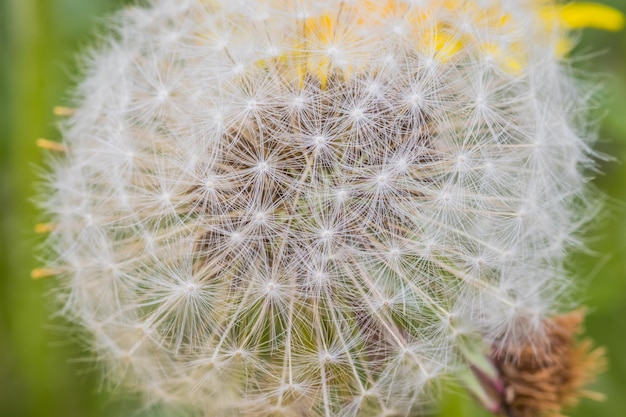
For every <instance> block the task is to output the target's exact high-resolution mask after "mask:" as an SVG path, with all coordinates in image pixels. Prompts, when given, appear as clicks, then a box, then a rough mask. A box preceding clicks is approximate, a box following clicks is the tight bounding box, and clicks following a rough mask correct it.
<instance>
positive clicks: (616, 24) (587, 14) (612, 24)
mask: <svg viewBox="0 0 626 417" xmlns="http://www.w3.org/2000/svg"><path fill="white" fill-rule="evenodd" d="M560 15H561V20H562V22H563V24H564V25H565V26H566V27H567V28H569V29H582V28H595V29H602V30H608V31H611V32H617V31H619V30H622V29H623V28H624V24H625V19H624V15H623V14H622V12H620V11H619V10H617V9H614V8H613V7H610V6H607V5H604V4H597V3H586V2H574V3H569V4H566V5H564V6H562V8H561V10H560Z"/></svg>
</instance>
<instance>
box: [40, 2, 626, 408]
mask: <svg viewBox="0 0 626 417" xmlns="http://www.w3.org/2000/svg"><path fill="white" fill-rule="evenodd" d="M539 5H541V6H543V7H539ZM587 12H589V13H590V14H589V15H588V16H587ZM603 16H605V17H609V18H610V19H609V21H606V22H605V23H603V21H602V19H601V18H602V17H603ZM620 18H621V15H620V14H619V13H617V12H615V11H613V10H612V9H607V8H603V7H599V6H594V5H592V4H575V3H573V4H571V5H569V6H561V5H557V4H556V2H552V1H550V0H546V1H542V2H528V1H524V0H508V1H504V0H465V1H458V2H457V1H447V0H446V1H443V0H417V1H416V0H351V1H341V0H322V1H316V2H300V1H286V0H285V1H283V0H260V1H257V2H248V1H243V0H228V1H227V0H206V1H200V0H183V1H180V0H151V1H149V2H148V4H147V5H146V6H145V7H134V8H129V9H126V10H124V11H122V12H120V13H119V14H118V15H116V23H115V24H114V25H113V26H114V27H115V33H114V34H113V36H111V37H110V38H109V40H108V41H107V43H106V44H105V46H103V47H102V48H100V49H99V50H97V51H94V52H92V53H91V55H90V58H89V60H88V62H87V68H86V69H85V72H86V74H85V79H84V81H83V82H82V83H81V84H80V85H79V86H78V88H77V94H76V96H77V102H76V103H75V104H76V106H75V108H74V107H73V108H72V109H65V108H58V109H57V110H56V111H55V112H56V113H57V114H58V115H61V116H63V117H64V119H63V120H62V121H61V130H62V133H63V137H64V141H63V143H62V144H61V143H54V142H51V141H48V140H39V141H38V145H39V146H40V147H41V148H43V149H45V150H49V151H59V152H61V154H60V155H56V156H55V157H54V158H51V171H50V174H49V175H48V178H47V186H48V188H49V191H48V193H47V199H46V201H44V202H43V203H42V206H43V208H44V209H45V212H46V214H47V217H48V219H46V221H45V223H41V224H40V225H38V226H37V227H36V229H37V231H38V232H42V233H44V232H45V233H47V237H48V240H47V248H48V253H50V254H51V256H50V258H49V259H50V260H49V262H48V264H47V265H45V266H44V267H43V268H40V269H36V270H34V271H33V274H32V275H33V277H34V278H44V277H49V276H56V277H57V278H55V279H56V280H57V281H58V283H59V285H58V287H59V289H58V294H59V298H60V299H61V302H62V304H63V306H62V312H63V314H65V315H66V316H67V317H68V318H69V319H70V320H73V321H75V322H77V323H79V324H80V325H82V326H83V327H84V328H85V329H86V331H87V332H89V333H90V334H91V335H92V340H91V344H90V347H91V349H93V351H94V354H95V356H96V357H97V358H98V360H99V361H100V362H102V363H103V365H104V366H106V370H105V375H106V378H107V379H108V380H110V381H111V383H112V384H113V385H115V386H122V387H125V388H127V389H129V390H132V391H136V392H138V393H140V394H142V395H143V396H144V397H145V400H146V401H147V402H148V403H151V404H153V403H163V404H167V405H169V406H172V407H181V408H189V409H192V410H193V411H196V412H198V413H199V414H201V415H207V416H213V415H215V416H234V415H237V416H240V417H258V416H268V415H272V416H274V415H276V416H279V415H280V416H282V417H303V416H310V417H321V416H325V417H330V416H342V417H360V416H373V415H377V416H389V417H391V416H406V415H412V414H414V413H419V412H420V410H423V409H424V407H428V406H430V405H432V404H434V403H436V398H437V396H436V386H437V383H438V382H439V381H440V380H441V379H442V378H444V377H452V378H458V379H459V380H461V381H464V382H467V383H468V384H467V385H468V388H469V389H470V391H471V392H472V393H474V394H475V395H476V397H477V398H478V399H479V400H480V401H481V402H483V404H485V406H486V407H488V408H489V409H490V410H492V411H493V412H503V410H504V409H503V408H502V407H504V406H506V407H509V408H510V409H515V410H518V411H519V412H520V413H522V414H521V415H525V414H523V413H526V412H527V411H528V410H531V411H533V412H534V411H536V410H542V409H549V410H553V411H560V407H561V405H562V404H561V403H568V402H573V401H572V398H573V397H575V395H576V393H577V392H578V391H580V387H581V386H582V384H583V383H584V382H585V381H586V380H588V379H589V378H588V376H589V375H590V374H591V373H592V371H593V369H591V368H593V367H592V366H583V367H580V368H571V369H568V368H567V365H566V364H563V363H561V362H558V361H557V363H553V364H552V365H551V367H549V368H546V369H545V370H546V372H548V371H549V372H551V373H552V375H553V376H554V375H557V376H558V375H562V374H565V375H568V377H569V378H570V382H568V384H569V386H568V387H569V388H568V389H567V390H566V392H565V391H564V392H563V393H561V394H559V395H560V397H559V399H557V400H555V401H552V400H550V401H549V402H548V403H547V407H543V408H542V403H541V401H543V400H542V398H543V397H541V396H542V395H543V394H545V393H546V392H553V391H554V390H552V391H550V389H552V388H554V387H551V388H550V389H547V390H544V391H542V392H539V393H535V394H537V395H535V396H534V397H532V398H526V397H523V395H522V394H521V392H522V388H520V387H522V386H523V384H525V383H526V382H527V381H528V380H529V379H532V378H534V375H535V374H534V373H533V372H535V370H532V372H530V374H529V373H528V372H527V371H528V369H526V368H524V369H521V368H515V367H514V366H512V365H511V364H512V363H514V362H513V361H512V360H510V359H511V358H523V359H524V361H526V359H525V358H526V355H527V354H528V352H531V351H532V348H533V347H545V346H546V345H545V344H542V343H543V342H545V341H546V340H548V342H550V343H554V347H555V348H556V347H558V348H559V349H560V348H561V347H563V346H565V347H563V351H564V352H566V353H567V354H568V355H570V357H574V356H575V357H576V360H579V359H580V362H583V363H587V362H586V361H591V359H590V358H595V357H596V356H598V355H599V354H597V353H593V352H592V351H591V350H590V349H587V347H585V346H586V345H584V346H583V347H576V344H575V343H574V342H573V338H570V339H571V340H570V342H571V343H570V342H568V343H563V344H560V342H559V343H556V342H554V341H553V339H554V338H555V336H554V335H555V334H556V333H555V331H554V330H553V329H552V328H551V327H550V326H551V324H550V323H553V321H551V320H556V321H558V320H559V319H550V317H552V316H553V315H554V314H555V313H556V312H559V311H560V309H561V308H562V305H561V304H562V303H561V300H563V299H565V298H566V297H565V295H566V294H567V290H568V287H569V279H568V273H567V271H566V268H565V266H564V257H565V253H566V252H567V251H569V250H570V249H574V248H575V246H576V245H578V241H579V239H578V238H577V234H578V230H579V229H580V228H581V226H582V225H584V224H585V223H586V222H587V220H588V219H589V218H590V217H592V216H593V214H594V212H595V211H594V210H595V204H594V201H592V199H590V198H589V197H588V195H587V193H586V189H585V184H586V182H587V180H586V178H585V170H586V169H587V168H589V167H592V166H593V154H592V152H591V151H590V147H591V145H592V143H593V135H591V134H590V133H589V132H588V129H587V126H585V125H584V124H583V123H582V122H581V121H582V120H584V119H585V109H586V107H587V105H586V103H585V97H584V95H583V94H579V93H580V92H581V91H582V90H581V88H580V87H579V86H577V82H576V81H575V80H573V79H572V78H571V77H570V76H569V75H568V74H567V71H565V68H564V66H563V64H562V63H563V61H565V60H566V56H567V53H568V51H569V50H570V49H568V46H569V41H568V39H570V35H569V31H570V30H571V29H573V28H579V27H584V26H589V25H591V26H600V27H602V28H605V29H610V30H613V29H617V28H618V26H620V24H622V23H621V20H620ZM566 327H567V326H566ZM570 327H572V326H569V327H567V328H564V329H565V330H563V331H564V332H565V333H568V332H569V333H568V334H572V333H574V332H575V331H574V330H573V329H572V328H570ZM574 327H575V326H574ZM556 332H557V333H558V331H556ZM559 340H560V339H559ZM568 340H569V339H568ZM548 344H549V343H548ZM572 346H573V347H572ZM568 349H569V350H568ZM497 355H500V356H497ZM489 358H491V359H493V360H494V361H496V365H497V366H498V368H497V369H494V365H493V363H492V362H489ZM499 358H506V360H502V361H500V359H499ZM523 363H524V364H527V362H523ZM468 370H472V371H473V372H465V371H468ZM494 384H495V385H494ZM549 384H553V385H554V381H553V379H550V381H549V382H548V385H549ZM494 386H497V387H496V388H494ZM498 387H505V388H507V389H509V390H513V391H515V392H516V396H515V397H514V398H512V399H511V398H509V397H506V395H505V394H506V393H505V392H504V391H502V390H500V389H499V388H498ZM511 387H512V388H511ZM502 389H504V388H502ZM557 391H558V390H557ZM559 392H560V391H559ZM546 395H547V394H546ZM520 410H521V411H520Z"/></svg>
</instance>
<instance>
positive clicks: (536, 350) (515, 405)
mask: <svg viewBox="0 0 626 417" xmlns="http://www.w3.org/2000/svg"><path fill="white" fill-rule="evenodd" d="M584 315H585V311H584V310H576V311H573V312H570V313H567V314H563V315H559V316H555V317H553V318H551V319H549V320H547V321H546V323H545V332H546V335H545V337H546V343H545V344H544V345H543V346H542V345H538V344H537V343H527V344H525V345H523V346H521V347H520V348H517V349H515V348H513V349H509V350H507V351H506V352H500V353H498V354H497V355H496V357H495V361H496V366H497V367H498V370H499V372H500V375H501V378H502V380H503V382H504V384H505V390H504V393H503V395H502V399H501V400H502V411H503V414H504V415H506V416H509V417H540V416H542V417H543V416H547V417H559V416H563V414H562V412H563V410H564V409H567V408H569V407H573V406H575V405H576V404H577V403H578V401H579V399H580V398H582V397H586V398H591V399H595V400H602V399H603V396H602V395H601V394H599V393H595V392H590V391H587V390H585V386H586V385H587V384H589V383H590V382H592V381H593V380H594V379H595V376H596V375H597V374H598V373H600V372H602V371H603V370H604V369H605V367H606V358H605V349H604V348H602V347H594V346H593V342H592V341H591V340H590V339H583V340H580V339H579V338H578V337H577V336H578V335H580V333H581V332H582V323H583V320H584Z"/></svg>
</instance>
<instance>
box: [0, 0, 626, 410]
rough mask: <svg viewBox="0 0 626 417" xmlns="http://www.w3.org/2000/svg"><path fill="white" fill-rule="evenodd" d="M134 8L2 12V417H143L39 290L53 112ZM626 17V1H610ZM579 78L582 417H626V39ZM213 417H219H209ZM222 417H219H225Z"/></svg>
mask: <svg viewBox="0 0 626 417" xmlns="http://www.w3.org/2000/svg"><path fill="white" fill-rule="evenodd" d="M124 3H130V2H129V1H124V0H0V417H44V416H45V417H79V416H80V417H105V416H106V417H121V416H136V415H139V414H140V415H150V413H149V412H142V413H139V414H138V411H137V409H138V406H137V404H133V403H132V400H131V399H120V396H119V395H110V394H108V393H107V392H103V391H102V390H101V389H100V386H99V379H98V374H97V372H95V371H94V369H95V366H94V365H93V364H92V363H91V362H90V361H84V357H85V355H84V354H83V353H82V352H81V350H80V347H79V344H78V343H76V342H75V341H74V340H73V338H72V337H71V336H70V335H71V334H72V333H71V332H70V331H67V329H65V328H64V326H62V325H61V324H60V323H58V322H55V321H54V320H53V319H52V318H51V313H52V311H51V305H50V302H49V300H47V299H46V297H45V293H46V291H47V290H48V289H49V288H50V286H51V285H54V282H53V281H54V280H53V279H50V280H48V281H32V280H31V279H30V278H29V274H30V270H31V269H32V268H34V267H36V265H37V260H36V256H35V254H34V253H35V248H36V245H37V242H38V241H39V238H38V237H37V236H36V235H35V234H34V233H33V232H32V230H33V224H34V223H35V222H36V216H37V213H36V209H35V207H34V205H33V204H32V202H31V201H32V199H33V197H34V195H35V194H36V191H35V187H34V185H33V184H34V182H35V180H36V167H37V166H39V165H40V164H41V152H40V151H39V150H38V149H37V148H36V147H35V139H36V138H38V137H45V138H50V139H58V136H59V134H58V132H57V131H56V129H55V117H54V116H53V115H52V108H53V106H55V105H62V104H64V103H66V99H67V91H68V90H67V89H68V87H69V86H71V85H72V82H74V81H75V78H74V75H75V74H76V71H75V69H76V65H75V57H76V54H77V52H78V51H80V50H81V48H83V47H84V46H86V45H89V43H90V41H92V40H93V33H94V32H93V29H94V27H97V26H98V25H99V24H101V22H102V17H103V16H106V15H107V13H109V12H111V11H113V10H115V9H116V8H119V7H121V6H122V5H123V4H124ZM604 3H606V4H611V5H613V6H615V7H617V8H619V9H621V10H622V11H624V12H626V0H604ZM578 50H579V51H578V52H579V54H578V56H581V55H582V56H586V57H588V59H586V60H583V61H582V62H579V63H577V66H579V67H581V68H585V69H590V70H593V71H594V72H596V73H597V72H599V73H600V76H601V77H602V79H603V80H604V85H605V87H606V89H605V91H604V93H603V94H602V96H601V99H602V108H601V109H600V110H601V111H600V114H601V115H602V116H603V118H602V126H601V130H600V132H601V136H600V137H601V140H600V143H599V144H598V146H597V148H598V150H600V151H601V152H603V153H605V154H607V155H611V156H612V157H614V158H615V159H614V160H611V161H607V162H603V163H602V164H601V165H602V172H603V173H604V175H602V176H599V177H598V178H596V179H595V181H594V182H595V184H596V185H597V186H598V187H599V188H600V189H601V190H603V191H604V193H605V194H607V195H608V196H610V199H609V201H608V204H607V208H606V210H605V213H604V216H603V218H602V219H598V222H597V225H595V228H594V230H593V232H591V233H590V236H589V242H590V247H591V249H593V251H594V252H595V254H593V255H580V254H578V255H576V256H575V257H573V258H574V259H573V262H572V268H574V270H575V272H576V275H577V276H578V277H579V279H580V297H581V298H582V299H583V300H584V302H585V303H586V304H587V305H588V306H589V307H590V313H591V314H590V316H589V317H588V320H587V329H588V334H589V335H590V336H591V337H593V338H594V339H595V340H596V341H597V343H598V344H600V345H604V346H607V347H608V352H609V361H610V365H609V370H608V372H607V373H605V374H604V375H602V376H601V378H600V379H599V380H598V382H597V384H596V385H595V387H594V389H596V390H597V391H600V392H603V393H605V394H606V395H607V401H605V402H601V403H594V402H591V401H583V403H582V404H581V406H580V407H579V408H578V409H577V410H576V411H575V412H573V413H571V415H572V416H575V417H582V416H588V417H596V416H622V415H626V395H625V393H626V165H625V164H624V161H626V31H624V32H621V33H618V34H614V33H605V32H601V31H594V30H587V31H584V32H583V33H582V39H581V42H580V45H579V46H578ZM441 416H446V417H452V416H455V417H472V416H474V417H485V416H487V414H486V413H484V412H482V411H481V410H479V409H478V408H477V407H476V406H474V405H473V403H472V401H471V400H470V399H469V398H467V396H466V395H458V392H457V393H453V392H452V390H449V392H447V393H446V395H445V400H444V402H443V410H441ZM207 417H210V416H207ZM216 417H219V416H216Z"/></svg>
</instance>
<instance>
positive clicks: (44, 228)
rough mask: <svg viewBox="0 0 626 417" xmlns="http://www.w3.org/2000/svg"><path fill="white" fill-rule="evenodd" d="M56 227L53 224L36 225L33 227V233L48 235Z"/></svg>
mask: <svg viewBox="0 0 626 417" xmlns="http://www.w3.org/2000/svg"><path fill="white" fill-rule="evenodd" d="M56 227H57V225H56V224H55V223H37V224H36V225H35V233H38V234H42V233H50V232H53V231H54V230H55V229H56Z"/></svg>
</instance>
